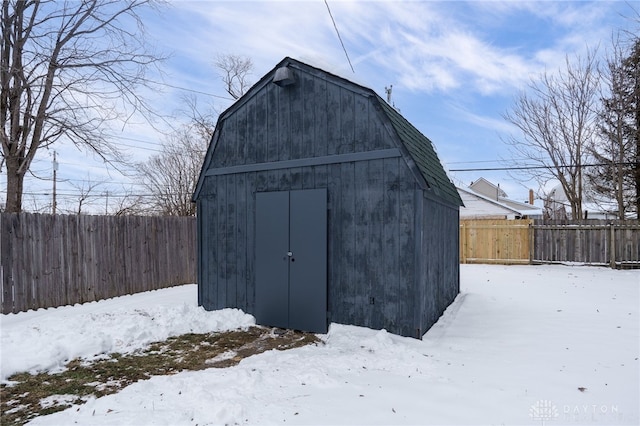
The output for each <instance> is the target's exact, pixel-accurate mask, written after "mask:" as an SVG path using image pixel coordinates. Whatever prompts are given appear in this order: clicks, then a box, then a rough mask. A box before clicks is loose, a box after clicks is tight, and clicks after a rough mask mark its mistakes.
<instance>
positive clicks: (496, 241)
mask: <svg viewBox="0 0 640 426" xmlns="http://www.w3.org/2000/svg"><path fill="white" fill-rule="evenodd" d="M532 224H533V221H532V220H461V221H460V263H506V264H519V263H522V264H526V263H529V261H530V259H529V253H530V250H531V248H530V247H531V230H530V226H531V225H532Z"/></svg>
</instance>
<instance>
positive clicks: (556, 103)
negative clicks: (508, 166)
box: [504, 51, 599, 219]
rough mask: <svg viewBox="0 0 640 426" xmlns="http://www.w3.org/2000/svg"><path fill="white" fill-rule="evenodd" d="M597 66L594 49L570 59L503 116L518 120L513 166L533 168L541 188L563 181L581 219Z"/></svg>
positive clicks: (531, 172)
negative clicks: (564, 67)
mask: <svg viewBox="0 0 640 426" xmlns="http://www.w3.org/2000/svg"><path fill="white" fill-rule="evenodd" d="M598 82H599V80H598V65H597V61H596V58H595V52H594V51H590V52H588V53H587V55H586V57H584V58H581V57H576V58H575V60H574V61H571V60H570V59H569V57H567V58H566V69H564V70H561V71H559V72H558V73H556V74H549V73H547V72H545V73H543V74H542V75H541V76H540V78H539V79H537V80H533V81H532V82H531V83H530V84H529V90H528V91H527V92H522V93H521V94H520V95H519V96H518V97H517V98H516V100H515V103H514V105H513V106H512V108H511V110H510V111H508V112H506V113H505V114H504V118H505V119H506V120H507V121H509V122H511V123H512V124H514V125H515V126H516V127H517V128H518V129H519V131H520V134H519V135H511V136H510V137H509V138H508V139H507V140H506V143H507V144H509V145H510V148H511V151H512V155H513V158H515V159H518V160H514V165H515V166H524V165H526V166H531V165H534V166H535V167H539V168H530V169H528V170H527V171H526V173H527V174H528V176H529V177H531V178H534V179H535V180H536V181H537V182H538V183H539V185H540V186H541V187H544V186H545V185H546V184H547V183H548V182H549V181H551V180H553V179H557V180H558V181H560V184H561V186H562V189H563V191H564V192H565V194H566V196H567V199H568V201H569V205H570V206H571V217H572V218H573V219H581V218H582V201H583V166H584V165H585V164H586V163H587V162H588V161H587V159H588V158H589V147H590V146H591V144H592V142H593V138H594V133H595V131H596V102H597V100H598V98H597V94H598Z"/></svg>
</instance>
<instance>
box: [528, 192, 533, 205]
mask: <svg viewBox="0 0 640 426" xmlns="http://www.w3.org/2000/svg"><path fill="white" fill-rule="evenodd" d="M529 204H531V205H533V189H530V190H529Z"/></svg>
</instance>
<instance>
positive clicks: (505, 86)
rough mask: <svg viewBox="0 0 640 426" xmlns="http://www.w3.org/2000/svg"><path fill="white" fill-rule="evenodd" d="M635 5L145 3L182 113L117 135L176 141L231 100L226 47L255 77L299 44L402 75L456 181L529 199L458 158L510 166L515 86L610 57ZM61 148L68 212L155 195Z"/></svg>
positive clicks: (45, 195)
mask: <svg viewBox="0 0 640 426" xmlns="http://www.w3.org/2000/svg"><path fill="white" fill-rule="evenodd" d="M327 6H328V7H327ZM328 9H330V11H331V14H330V13H329V10H328ZM636 9H637V8H636ZM332 16H333V21H332ZM634 16H636V17H637V16H638V13H637V12H636V11H634V10H633V6H632V3H629V2H622V1H579V2H566V1H562V2H555V1H538V2H521V1H517V2H516V1H488V2H485V1H473V2H462V1H444V2H440V1H368V2H364V1H337V0H328V1H327V2H324V1H323V0H310V1H295V2H291V1H255V2H248V1H213V0H209V1H174V2H169V3H168V4H166V5H162V6H160V7H158V8H157V9H155V10H149V11H145V12H144V13H143V21H144V24H145V26H146V36H147V38H148V40H149V41H150V42H151V43H152V45H153V46H154V48H155V49H156V50H157V51H158V52H162V53H164V54H167V55H169V58H168V59H167V60H166V61H165V62H164V63H163V64H162V65H161V73H160V74H159V73H155V74H154V72H151V74H150V77H152V78H154V79H155V80H156V81H160V82H161V83H162V84H161V85H159V87H160V88H161V89H162V90H159V91H147V93H145V95H146V96H147V97H148V98H149V100H150V101H151V103H152V104H153V105H155V106H156V107H157V108H158V110H159V111H160V112H161V113H162V114H164V115H166V116H172V117H173V118H171V119H170V120H168V121H167V122H164V123H163V122H156V123H155V124H154V125H150V124H148V123H145V122H144V120H142V119H140V118H139V117H138V118H135V117H134V119H131V120H129V121H128V122H127V123H120V124H119V125H118V124H116V125H114V127H113V130H112V131H111V133H113V134H114V136H117V138H118V145H119V146H120V147H121V148H122V149H123V150H124V151H125V153H126V154H127V155H128V156H129V159H130V161H131V162H138V161H145V160H147V159H148V158H149V157H150V156H152V155H155V154H158V153H159V150H160V149H161V146H162V143H163V142H165V141H166V135H165V134H164V133H166V132H167V131H168V124H167V123H171V124H176V123H179V122H180V121H181V120H184V119H185V116H184V113H183V111H184V110H185V100H184V99H185V96H194V97H196V98H197V102H198V105H200V106H212V107H213V108H214V109H215V111H217V112H218V113H219V112H222V111H224V110H225V109H226V108H228V107H229V106H230V105H231V104H232V103H233V100H232V99H231V98H230V97H229V95H228V94H227V93H226V92H225V90H224V86H223V84H222V81H221V79H220V75H219V70H217V69H216V67H215V65H214V62H215V58H216V57H217V56H218V55H224V54H234V55H242V56H246V57H249V58H251V60H252V61H253V64H254V70H253V73H252V75H251V76H250V80H251V81H252V82H256V81H258V80H259V79H260V78H261V77H262V76H263V75H264V74H266V73H267V72H269V71H270V70H271V69H272V68H273V67H274V66H275V65H276V64H277V63H278V62H279V61H280V60H282V59H283V58H284V57H286V56H289V57H292V58H295V59H298V60H300V61H302V62H306V63H308V64H310V65H313V66H317V67H320V68H323V69H325V70H327V71H330V72H332V73H335V74H338V75H340V76H342V77H345V78H347V79H349V80H352V81H354V82H356V83H358V84H361V85H364V86H366V87H369V88H371V89H373V90H374V91H375V92H376V93H378V94H379V95H380V96H381V97H383V98H386V93H385V88H386V87H390V86H393V89H392V93H391V101H392V103H393V104H394V105H395V106H396V108H398V109H399V110H400V112H401V113H402V114H403V115H404V116H405V118H407V119H408V120H409V121H410V122H411V123H412V124H413V125H414V126H415V127H417V128H418V130H420V131H421V132H422V133H423V134H425V135H426V136H427V137H428V138H429V139H431V141H432V142H433V144H434V145H435V148H436V150H437V152H438V154H439V157H440V160H441V161H442V163H443V165H444V166H445V169H446V170H447V171H449V176H450V177H451V179H452V180H453V182H454V183H455V184H456V185H458V186H467V185H469V184H470V183H471V182H472V181H474V180H476V179H478V178H480V177H484V178H486V179H488V180H490V181H492V182H493V183H495V184H500V187H501V188H502V189H503V190H504V191H506V193H507V194H508V195H509V197H510V198H512V199H515V200H518V201H524V200H526V199H528V191H529V188H531V189H534V190H536V191H537V190H538V189H539V188H537V187H536V186H535V184H534V183H533V182H531V181H527V177H525V176H521V175H512V174H509V173H507V172H504V171H454V170H459V169H476V168H494V167H505V166H508V163H506V162H505V160H508V159H510V158H512V154H511V153H510V151H509V148H508V145H506V144H505V143H504V140H506V138H508V137H509V135H511V134H516V130H515V128H514V127H513V126H512V125H510V124H509V123H508V122H507V121H505V120H504V118H503V114H504V113H505V112H507V111H508V110H509V108H510V107H511V106H512V105H513V102H514V99H515V97H516V96H517V95H518V94H519V93H521V91H523V90H526V89H527V85H528V83H529V82H530V81H531V79H535V78H537V77H538V76H539V75H540V74H541V73H542V72H555V71H557V70H559V69H561V68H562V67H563V64H564V61H565V58H566V57H567V55H568V56H569V57H574V56H575V55H583V54H584V53H585V52H586V50H587V49H593V48H596V47H597V48H598V52H599V54H600V55H604V54H605V52H606V47H607V45H608V43H609V40H610V39H611V35H612V33H613V32H614V31H616V30H619V29H623V30H624V29H626V30H636V32H637V28H638V23H637V21H636V22H634V20H633V19H632V18H633V17H634ZM334 21H335V27H334ZM336 27H337V30H338V31H337V32H336ZM338 33H339V35H340V38H339V37H338ZM341 40H342V43H343V44H344V49H343V47H342V44H341ZM345 51H346V53H345ZM352 67H353V70H352ZM54 149H55V151H56V159H57V163H58V169H57V192H58V205H59V208H60V209H62V210H64V209H67V210H70V211H73V210H74V209H77V204H78V194H79V193H80V192H81V189H82V188H84V189H85V190H86V189H88V188H89V187H90V186H93V188H92V190H91V195H92V197H90V198H89V199H88V200H87V202H86V203H87V204H85V207H84V209H85V210H84V211H88V212H93V213H98V214H99V213H104V212H112V211H113V210H114V209H115V208H117V203H118V202H119V201H121V200H122V197H123V196H124V195H125V194H127V193H134V194H145V193H146V192H145V191H144V188H143V187H142V186H141V185H140V182H139V181H137V180H136V179H135V178H134V177H133V175H132V170H131V169H130V168H127V167H119V168H118V169H119V170H118V169H116V168H114V167H112V166H111V165H109V164H105V163H104V162H103V161H102V160H100V159H99V158H96V157H95V156H93V155H90V154H86V153H83V152H81V151H79V150H78V149H77V148H76V147H74V146H72V145H69V146H67V145H64V144H61V145H59V146H57V147H55V148H54ZM32 170H33V174H32V175H31V176H28V177H27V180H26V182H25V186H26V189H25V192H26V194H25V197H24V200H23V204H24V208H25V210H35V209H36V208H46V206H47V205H49V206H50V204H51V192H52V184H53V182H52V176H53V150H48V151H47V150H43V151H42V152H40V153H39V155H38V156H37V157H36V161H35V162H34V164H33V166H32ZM0 179H1V180H0V183H1V186H0V188H1V189H0V191H2V193H1V194H0V196H2V198H4V196H5V194H4V191H5V188H6V186H5V185H6V183H5V182H6V177H5V175H4V174H3V175H2V177H1V178H0Z"/></svg>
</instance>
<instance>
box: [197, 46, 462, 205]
mask: <svg viewBox="0 0 640 426" xmlns="http://www.w3.org/2000/svg"><path fill="white" fill-rule="evenodd" d="M289 65H293V66H294V68H295V69H298V70H306V71H307V72H311V73H314V74H316V75H318V74H320V73H321V74H323V75H326V76H331V77H332V78H333V79H337V80H338V81H342V84H344V85H345V86H347V87H351V88H353V89H354V90H357V91H360V92H361V93H363V94H365V95H368V96H370V97H371V98H372V99H373V100H374V102H377V103H378V104H379V105H380V111H381V112H382V115H383V116H384V117H385V118H386V119H388V120H389V123H390V124H391V126H390V128H389V130H391V131H393V132H395V134H396V136H397V138H396V140H397V141H399V143H400V144H401V145H402V146H401V147H399V148H401V149H400V151H401V152H402V153H403V156H405V157H407V156H408V157H409V160H407V158H405V161H407V162H408V163H411V162H413V163H414V164H415V168H417V173H419V174H420V175H421V176H422V178H423V179H424V181H425V182H426V184H427V187H428V188H429V189H431V190H433V193H434V195H436V196H438V197H439V198H440V199H442V200H443V201H446V202H448V203H450V204H453V205H455V206H461V205H463V203H462V199H461V198H460V194H458V191H456V187H455V185H454V184H453V183H452V182H451V180H450V179H449V178H448V176H447V173H446V172H445V170H444V167H443V166H442V163H441V162H440V159H439V158H438V155H437V154H436V151H435V149H434V147H433V144H432V142H431V141H430V140H429V139H428V138H427V137H426V136H424V135H423V134H422V133H421V132H420V131H419V130H418V129H416V128H415V127H414V126H413V125H412V124H411V123H409V121H407V120H406V119H405V118H404V117H403V116H402V115H401V114H400V113H399V112H398V111H396V110H395V109H394V108H392V107H391V106H390V105H389V104H388V103H387V102H385V101H384V100H383V99H382V98H381V97H380V96H378V95H377V94H376V93H375V92H374V91H373V90H372V89H369V88H368V87H365V86H362V85H360V84H358V83H354V82H353V81H351V80H348V79H346V78H344V77H340V76H338V75H336V74H333V73H331V72H328V71H325V70H323V69H321V68H317V67H314V66H312V65H309V64H305V63H303V62H300V61H298V60H295V59H292V58H289V57H286V58H284V59H283V60H282V61H280V62H279V63H278V64H277V65H276V66H275V67H274V68H273V69H272V70H271V71H269V72H268V73H267V74H265V75H264V76H263V77H262V78H261V79H260V80H259V81H258V82H257V83H256V84H254V85H253V87H252V88H251V89H249V91H247V93H245V95H244V96H242V97H241V98H240V99H238V100H237V101H236V103H235V104H233V105H232V106H230V107H229V108H228V109H227V110H226V111H224V112H223V113H222V114H220V116H219V117H218V125H219V124H220V122H221V121H223V120H224V119H225V118H226V117H227V116H228V115H229V114H231V113H232V112H233V111H235V110H236V109H237V108H238V107H239V106H240V105H242V104H243V103H245V102H246V101H247V100H248V99H249V98H250V97H252V96H253V95H254V94H255V93H256V91H257V90H259V89H260V88H262V87H264V85H266V84H269V83H270V82H271V81H272V79H273V75H274V74H275V73H276V70H278V69H279V68H281V67H283V66H289ZM345 83H346V84H345ZM218 125H216V128H217V127H218ZM217 133H218V132H217V131H216V132H214V135H213V138H212V142H211V144H210V145H209V148H208V150H207V155H206V157H205V162H204V165H203V168H202V172H201V175H200V179H199V181H198V185H197V187H196V191H195V193H194V196H193V199H194V200H195V199H197V194H198V193H199V191H200V188H201V186H202V181H203V177H204V173H205V171H206V169H207V167H208V166H209V163H210V161H211V155H212V154H213V149H214V148H215V143H216V140H217V139H216V136H217Z"/></svg>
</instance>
